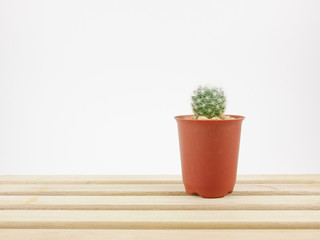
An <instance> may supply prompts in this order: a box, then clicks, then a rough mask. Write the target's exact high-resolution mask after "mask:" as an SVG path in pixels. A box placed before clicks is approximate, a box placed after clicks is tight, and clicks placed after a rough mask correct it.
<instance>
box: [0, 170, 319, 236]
mask: <svg viewBox="0 0 320 240" xmlns="http://www.w3.org/2000/svg"><path fill="white" fill-rule="evenodd" d="M0 239H1V240H2V239H6V240H7V239H8V240H13V239H25V240H28V239H32V240H40V239H47V240H50V239H64V240H68V239H70V240H73V239H77V240H82V239H93V240H99V239H116V240H117V239H120V240H122V239H155V240H157V239H186V240H188V239H226V240H228V239H262V240H263V239H293V240H295V239H320V175H242V176H238V181H237V184H236V187H235V189H234V192H233V194H231V195H228V196H226V197H224V198H219V199H203V198H200V197H198V196H190V195H187V194H186V193H185V192H184V187H183V184H182V181H181V177H180V176H0Z"/></svg>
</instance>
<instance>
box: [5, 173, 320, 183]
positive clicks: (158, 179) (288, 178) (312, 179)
mask: <svg viewBox="0 0 320 240" xmlns="http://www.w3.org/2000/svg"><path fill="white" fill-rule="evenodd" d="M19 183H20V184H21V183H22V184H46V183H54V184H175V183H182V180H181V176H180V175H74V176H72V175H2V176H0V184H19ZM237 183H246V184H257V183H272V184H281V183H282V184H292V183H303V184H312V183H320V174H311V175H310V174H308V175H307V174H304V175H301V174H297V175H238V177H237Z"/></svg>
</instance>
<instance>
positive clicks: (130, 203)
mask: <svg viewBox="0 0 320 240" xmlns="http://www.w3.org/2000/svg"><path fill="white" fill-rule="evenodd" d="M31 209H33V210H39V209H41V210H320V196H299V197H297V196H226V197H224V198H216V199H203V198H200V197H196V196H80V197H79V196H41V197H40V196H0V210H31ZM319 214H320V213H319Z"/></svg>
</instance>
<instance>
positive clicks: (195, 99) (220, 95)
mask: <svg viewBox="0 0 320 240" xmlns="http://www.w3.org/2000/svg"><path fill="white" fill-rule="evenodd" d="M191 99H192V104H191V105H192V110H193V113H194V116H195V118H196V119H198V118H199V117H200V116H203V117H207V118H213V117H218V118H222V117H223V113H224V112H225V109H226V97H225V95H224V91H223V90H222V89H221V88H217V87H205V86H199V87H198V88H197V89H195V90H194V91H193V96H192V97H191Z"/></svg>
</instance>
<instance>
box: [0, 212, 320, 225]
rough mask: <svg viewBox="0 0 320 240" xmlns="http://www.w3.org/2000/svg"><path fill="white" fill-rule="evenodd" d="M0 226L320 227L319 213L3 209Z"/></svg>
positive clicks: (0, 215) (0, 214) (0, 213)
mask: <svg viewBox="0 0 320 240" xmlns="http://www.w3.org/2000/svg"><path fill="white" fill-rule="evenodd" d="M0 228H15V229H27V228H32V229H41V228H47V229H49V228H50V229H320V212H319V211H273V210H270V211H242V210H238V211H225V210H221V211H210V210H209V211H208V210H206V211H198V210H195V211H106V210H86V211H80V210H73V211H69V210H37V211H32V210H2V211H0Z"/></svg>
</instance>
